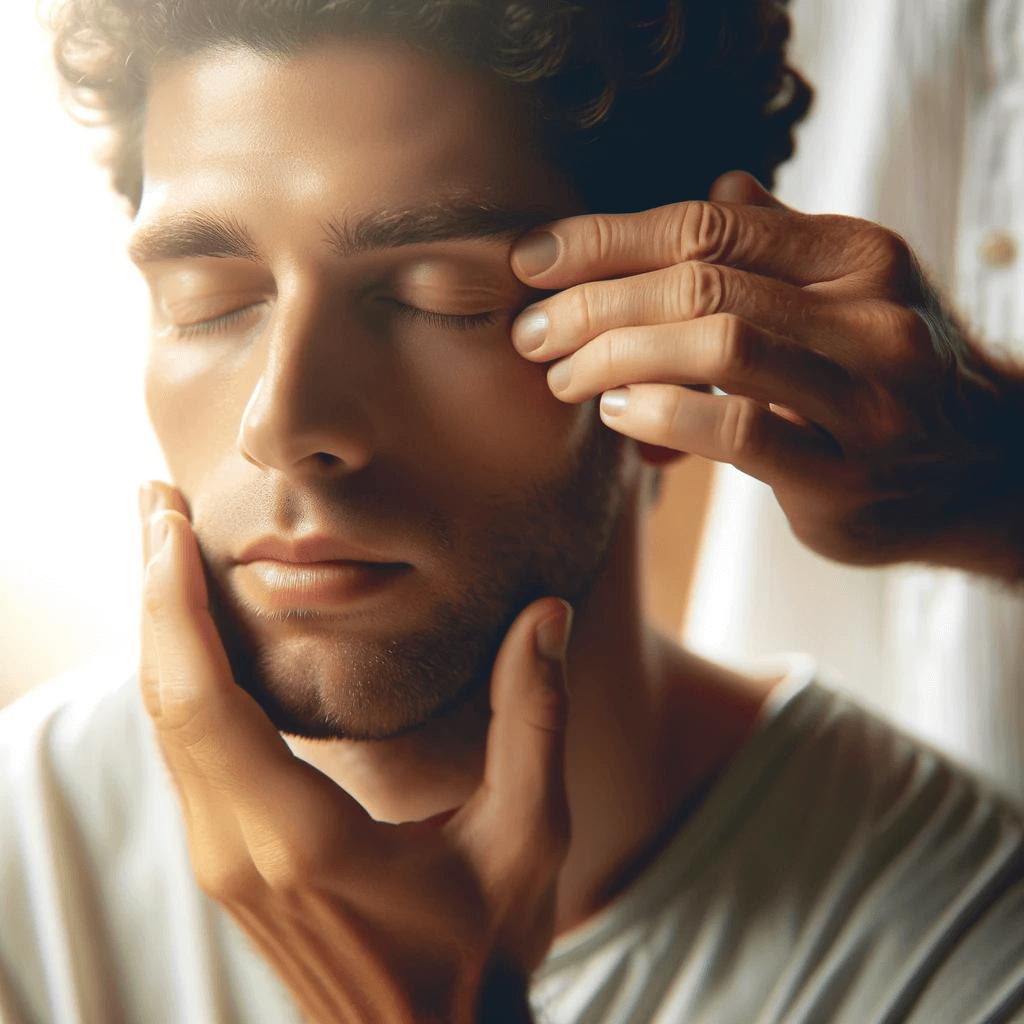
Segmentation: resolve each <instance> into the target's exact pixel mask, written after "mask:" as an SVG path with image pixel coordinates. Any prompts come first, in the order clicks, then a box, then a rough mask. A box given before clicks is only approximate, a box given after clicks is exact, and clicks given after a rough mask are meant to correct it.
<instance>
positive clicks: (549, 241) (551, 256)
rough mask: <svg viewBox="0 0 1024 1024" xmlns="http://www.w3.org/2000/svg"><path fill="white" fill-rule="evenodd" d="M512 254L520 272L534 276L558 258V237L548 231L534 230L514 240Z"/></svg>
mask: <svg viewBox="0 0 1024 1024" xmlns="http://www.w3.org/2000/svg"><path fill="white" fill-rule="evenodd" d="M512 254H513V256H514V257H515V261H516V265H517V266H518V267H519V272H520V273H521V274H523V275H524V276H526V277H536V276H537V274H543V273H544V271H545V270H547V269H548V268H549V267H551V266H553V265H554V262H555V260H557V259H558V239H557V238H555V236H554V235H553V234H551V232H550V231H534V232H531V233H530V234H528V235H526V236H524V237H523V238H521V239H519V241H518V242H516V244H515V247H514V248H513V250H512Z"/></svg>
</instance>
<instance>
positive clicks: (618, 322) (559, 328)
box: [512, 262, 832, 363]
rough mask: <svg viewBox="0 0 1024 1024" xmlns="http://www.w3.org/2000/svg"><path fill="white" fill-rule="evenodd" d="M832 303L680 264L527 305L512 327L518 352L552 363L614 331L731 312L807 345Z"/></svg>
mask: <svg viewBox="0 0 1024 1024" xmlns="http://www.w3.org/2000/svg"><path fill="white" fill-rule="evenodd" d="M831 310H832V306H831V305H830V304H829V302H828V301H827V300H826V299H825V298H824V297H823V296H819V295H818V294H816V293H815V292H810V291H805V290H803V289H801V288H796V287H794V286H793V285H789V284H785V283H783V282H780V281H774V280H772V279H771V278H767V277H761V276H760V275H758V274H748V273H746V272H744V271H741V270H734V269H732V268H731V267H723V266H718V265H717V264H714V263H696V262H689V263H680V264H677V265H675V266H672V267H666V268H664V269H662V270H653V271H651V272H650V273H647V274H637V275H635V276H633V277H626V278H620V279H617V280H614V281H587V282H584V283H583V284H578V285H576V286H574V287H572V288H567V289H566V290H565V291H561V292H558V293H556V294H555V295H552V296H551V297H549V298H547V299H545V300H544V301H543V302H538V303H535V304H534V305H532V306H529V307H527V308H526V309H525V310H523V312H522V313H521V314H520V315H519V316H518V317H517V319H516V321H515V322H514V323H513V325H512V342H513V344H514V345H515V347H516V349H517V350H518V352H519V354H520V355H523V356H525V357H526V358H527V359H530V360H532V361H534V362H540V363H545V362H550V361H551V360H552V359H558V358H560V357H561V356H564V355H567V354H568V353H570V352H574V351H576V349H578V348H579V347H580V346H581V345H584V344H586V343H587V342H588V341H590V340H591V339H592V338H596V337H597V336H598V335H599V334H602V333H603V332H605V331H610V330H613V329H614V328H617V327H631V326H634V325H644V324H668V323H678V322H680V321H683V320H695V319H698V318H699V317H705V316H712V315H714V314H715V313H733V314H735V315H736V316H739V317H743V319H745V320H749V321H751V322H752V323H756V324H758V325H759V326H761V327H764V328H766V329H767V330H770V331H774V332H776V333H780V334H783V333H784V334H786V335H787V336H789V337H792V338H793V339H794V340H795V341H800V342H803V343H807V342H808V341H809V340H810V339H812V338H817V337H818V336H820V335H821V333H822V332H823V331H825V330H827V329H828V324H827V323H826V321H827V319H828V318H829V317H830V314H831Z"/></svg>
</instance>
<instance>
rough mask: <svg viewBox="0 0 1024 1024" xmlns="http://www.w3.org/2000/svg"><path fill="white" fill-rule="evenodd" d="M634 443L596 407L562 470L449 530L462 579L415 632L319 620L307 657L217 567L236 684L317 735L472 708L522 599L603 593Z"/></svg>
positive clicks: (366, 730)
mask: <svg viewBox="0 0 1024 1024" xmlns="http://www.w3.org/2000/svg"><path fill="white" fill-rule="evenodd" d="M625 452H626V446H625V444H624V441H623V438H622V436H621V435H619V434H616V433H614V432H613V431H611V430H609V429H608V428H606V427H605V426H604V425H603V424H601V423H600V421H599V420H596V417H595V423H594V425H593V427H592V428H591V433H590V437H589V438H588V439H587V442H586V443H584V444H583V445H581V446H580V448H579V449H577V453H576V455H575V457H574V458H573V460H572V462H571V464H570V465H569V466H567V467H566V468H565V469H564V470H563V472H562V473H561V474H559V475H558V477H557V478H555V479H552V480H550V481H547V482H545V483H544V484H536V485H533V486H531V487H529V488H526V489H524V490H522V491H520V492H518V493H510V494H503V495H501V496H498V497H496V498H495V499H494V501H492V502H491V503H490V505H489V506H488V514H487V515H486V516H482V517H479V520H477V521H478V522H479V525H474V527H473V529H472V532H471V533H470V531H469V529H466V528H463V529H462V530H461V532H460V531H452V532H451V534H450V535H449V536H447V537H445V538H444V539H441V538H439V547H445V546H450V550H451V557H452V558H454V559H456V560H457V562H458V570H459V571H458V576H459V578H460V580H462V581H463V582H462V585H461V587H460V592H459V594H458V596H457V597H455V598H448V599H446V600H441V601H439V602H438V603H437V605H436V606H435V608H434V609H433V610H432V613H431V622H430V625H429V626H428V627H426V628H424V629H422V630H419V631H417V632H414V633H407V634H405V635H394V636H381V637H379V638H375V639H373V640H366V639H365V638H360V639H356V638H355V637H353V636H352V635H351V634H347V633H346V632H345V631H344V630H342V629H339V630H337V631H334V632H331V633H329V634H328V635H327V636H324V635H323V632H322V629H318V631H317V643H316V650H317V656H316V657H315V658H304V657H302V656H301V644H300V645H299V647H298V648H297V649H294V648H292V647H291V646H290V645H287V644H280V643H278V644H272V643H265V642H261V641H260V640H259V628H258V626H256V627H255V628H254V627H253V625H252V624H251V616H247V615H245V614H244V613H242V612H241V610H240V609H239V608H237V607H235V606H234V605H233V603H232V602H231V601H230V600H229V599H228V597H227V595H226V592H225V590H224V589H223V588H222V587H221V586H220V585H219V584H218V582H217V580H216V577H215V575H214V574H213V573H211V572H210V571H209V567H207V583H208V588H209V592H210V607H211V613H212V615H213V618H214V621H215V623H216V625H217V629H218V631H219V633H220V636H221V639H222V641H223V643H224V647H225V651H226V653H227V656H228V661H229V663H230V665H231V668H232V671H233V673H234V678H235V680H236V682H237V683H238V684H239V685H240V686H241V687H242V688H243V689H245V690H246V691H247V692H248V693H249V694H251V696H252V697H253V698H254V699H255V700H256V701H257V703H259V705H260V707H261V708H262V709H263V710H264V712H265V713H266V714H267V716H268V717H269V718H270V720H271V721H272V722H273V724H274V726H275V727H276V728H277V729H278V730H279V731H280V732H282V733H285V734H287V735H292V736H299V737H303V738H307V739H349V740H364V741H370V740H386V739H391V738H394V737H397V736H401V735H403V734H405V733H408V732H411V731H412V730H415V729H417V728H419V727H421V726H422V725H424V724H425V723H426V722H428V721H431V720H432V719H436V718H439V717H441V716H444V715H446V714H449V713H451V712H453V711H455V710H456V709H457V708H460V707H462V706H463V705H465V704H467V703H468V702H470V701H472V700H473V699H474V698H475V697H477V696H478V695H479V694H480V692H481V691H482V690H483V689H484V688H486V687H487V686H489V683H490V677H491V670H492V667H493V664H494V660H495V657H496V656H497V653H498V649H499V648H500V646H501V643H502V641H503V640H504V637H505V634H506V633H507V631H508V629H509V627H510V626H511V624H512V622H513V621H514V620H515V618H516V616H517V615H519V613H520V612H521V611H522V610H523V608H525V607H526V606H527V605H528V604H530V603H531V602H532V601H534V600H536V599H538V598H540V597H544V596H549V595H551V596H555V597H562V598H564V599H566V600H567V601H569V602H570V603H571V604H573V605H574V606H577V605H578V604H579V603H580V602H583V601H585V599H586V597H587V596H588V595H589V593H590V592H591V591H592V589H593V587H594V585H595V583H596V581H597V579H598V578H599V576H600V574H601V570H602V568H603V566H604V563H605V561H606V558H607V555H608V551H609V548H610V546H611V542H612V538H613V535H614V532H615V527H616V524H617V523H618V521H619V518H620V516H621V514H622V511H623V506H624V496H625V492H626V482H625V477H626V461H625ZM481 520H482V521H481ZM301 616H302V613H299V615H298V616H292V617H293V618H299V617H301Z"/></svg>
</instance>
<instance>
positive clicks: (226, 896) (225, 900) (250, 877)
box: [192, 857, 259, 906]
mask: <svg viewBox="0 0 1024 1024" xmlns="http://www.w3.org/2000/svg"><path fill="white" fill-rule="evenodd" d="M192 873H193V874H194V875H195V879H196V883H197V884H198V886H199V888H200V889H201V890H202V891H203V892H204V893H206V895H207V896H209V897H210V898H211V899H213V900H216V901H217V902H218V903H221V904H225V905H229V906H231V905H240V904H245V903H247V902H248V901H250V900H251V899H252V898H253V895H254V893H255V891H256V890H257V888H258V886H259V877H258V873H257V872H256V870H255V869H254V868H253V865H252V863H251V862H246V861H242V862H239V861H236V860H231V861H227V860H218V859H215V858H211V857H204V858H203V859H202V860H201V861H199V862H198V863H194V864H193V871H192Z"/></svg>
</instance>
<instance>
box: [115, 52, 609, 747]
mask: <svg viewBox="0 0 1024 1024" xmlns="http://www.w3.org/2000/svg"><path fill="white" fill-rule="evenodd" d="M144 165H145V188H144V194H143V202H142V207H141V209H140V212H139V215H138V220H137V233H136V236H135V240H134V242H133V246H132V254H133V258H135V259H136V261H137V262H138V263H139V264H140V266H141V267H142V268H143V270H144V272H145V274H146V277H147V279H148V281H149V283H150V286H151V290H152V293H153V329H152V338H151V346H150V358H149V364H148V370H147V401H148V404H149V410H150V415H151V417H152V420H153V424H154V427H155V429H156V432H157V435H158V437H159V439H160V442H161V444H162V446H163V449H164V452H165V454H166V456H167V460H168V464H169V466H170V469H171V473H172V475H173V478H174V482H175V483H176V485H177V486H178V487H179V489H180V490H181V492H182V494H183V495H184V497H185V499H186V501H187V502H188V504H189V507H190V511H191V516H192V522H193V527H194V529H195V531H196V533H197V535H198V537H199V540H200V545H201V548H202V551H203V557H204V560H205V563H206V567H207V576H208V582H209V585H210V591H211V601H212V603H213V607H214V611H215V616H216V618H217V621H218V626H219V628H220V631H221V634H222V637H223V639H224V641H225V645H226V647H227V649H228V653H229V657H230V659H231V661H232V664H233V667H234V669H235V673H236V677H237V679H238V681H239V683H241V684H242V685H243V686H245V687H246V688H247V689H248V690H249V691H250V692H252V693H253V694H254V696H256V697H257V699H258V700H259V701H260V703H261V704H262V705H263V707H264V709H265V710H266V711H267V712H268V714H270V716H271V718H272V720H273V721H274V722H275V724H276V725H277V726H278V728H280V729H282V730H284V731H287V732H291V733H296V734H299V735H305V736H349V737H355V738H383V737H387V736H392V735H396V734H398V733H401V732H403V731H406V730H408V729H410V728H414V727H415V726H417V725H419V724H421V723H422V722H424V721H426V720H428V719H429V718H431V717H433V716H436V715H437V714H438V713H439V712H442V711H444V710H445V709H447V708H449V707H452V706H455V705H457V704H458V703H460V702H461V701H464V700H466V699H468V698H469V697H470V696H471V695H472V694H473V693H475V692H477V691H478V690H479V689H480V688H481V686H482V685H483V684H485V683H486V681H487V679H488V677H489V671H490V666H491V662H492V661H493V657H494V654H495V653H496V650H497V647H498V645H499V644H500V642H501V639H502V637H503V635H504V632H505V630H506V629H507V627H508V625H509V624H510V622H511V620H512V619H513V618H514V617H515V615H516V614H517V613H518V612H519V611H520V610H521V609H522V607H523V606H524V605H525V604H527V603H528V602H529V601H531V600H533V599H535V598H536V597H539V596H541V595H544V594H555V595H558V596H563V597H566V598H568V599H570V600H577V599H578V598H579V597H581V596H582V595H583V594H585V593H586V592H587V591H588V590H589V589H590V587H591V586H592V585H593V583H594V581H595V579H596V577H597V575H598V573H599V571H600V568H601V565H602V560H603V557H604V555H605V553H606V551H607V549H608V545H609V541H610V538H611V534H612V530H613V527H614V525H615V522H616V521H617V518H618V515H619V511H620V508H621V504H622V495H623V491H624V488H623V483H622V481H623V475H624V446H623V444H622V443H621V439H620V438H618V436H617V435H614V434H612V433H611V432H610V431H607V430H606V429H605V428H604V427H603V426H602V425H601V424H600V422H599V420H598V418H597V416H596V409H595V407H594V404H593V403H588V404H586V405H582V406H569V405H563V404H561V403H559V402H557V401H556V400H555V399H553V398H552V396H551V394H550V393H549V391H548V388H547V385H546V381H545V375H544V368H543V367H539V366H536V365H533V364H531V363H528V362H527V361H526V360H523V359H521V358H520V357H519V356H518V355H517V354H516V353H515V351H514V349H513V348H512V345H511V343H510V341H509V336H508V334H509V325H510V323H511V320H512V318H513V317H514V315H515V314H516V313H517V312H518V311H519V310H520V309H521V308H522V307H523V305H524V304H525V303H526V302H528V301H529V299H530V298H531V296H530V294H529V292H528V291H527V290H526V289H525V287H524V286H523V285H522V284H521V283H519V282H518V281H517V280H516V278H515V277H514V275H513V274H512V273H511V271H510V269H509V265H508V250H509V245H510V242H511V239H512V237H514V235H515V234H516V233H517V232H520V231H522V230H523V229H524V228H525V227H526V226H528V225H529V224H530V223H532V222H537V221H539V220H543V219H549V218H553V217H556V216H560V215H564V214H566V213H571V212H577V211H576V210H575V208H574V207H573V205H572V200H571V198H570V191H569V189H568V188H567V187H566V185H565V183H564V182H563V181H562V180H561V179H560V178H559V177H558V175H557V174H556V173H555V172H554V171H553V170H552V169H551V168H550V166H549V165H548V164H547V163H546V161H545V160H544V159H543V158H542V157H541V156H540V155H539V153H538V150H537V149H536V147H535V146H534V144H533V143H532V142H531V136H530V132H529V131H528V129H527V125H526V122H525V116H524V115H523V114H522V113H521V111H520V110H519V109H518V108H517V107H516V105H515V104H514V103H513V102H512V101H511V100H510V98H509V97H508V96H507V95H506V94H505V92H504V91H503V90H502V89H501V88H500V87H499V86H498V85H497V84H496V83H493V82H490V81H488V80H485V79H483V78H481V77H477V76H475V75H474V74H471V73H470V72H467V71H463V70H461V69H454V68H453V67H451V66H450V65H448V64H445V63H443V62H442V61H441V60H440V59H439V58H435V57H433V56H430V55H428V54H424V53H422V52H419V51H415V50H412V49H410V48H403V47H401V46H399V45H397V44H387V43H382V42H371V41H364V40H354V39H331V40H328V41H323V42H318V43H317V44H315V45H313V46H310V47H308V48H306V49H303V50H301V51H299V52H297V53H294V54H290V55H287V56H263V55H258V54H256V53H253V52H251V51H249V50H247V49H244V48H230V49H221V50H217V51H212V52H207V53H205V54H203V55H200V56H199V57H198V58H195V59H192V60H190V61H187V62H184V63H179V64H177V65H175V66H173V67H170V68H168V69H165V70H163V71H161V72H160V73H158V75H157V76H156V77H155V80H154V83H153V86H152V90H151V97H150V104H149V109H148V119H147V125H146V134H145V149H144Z"/></svg>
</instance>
